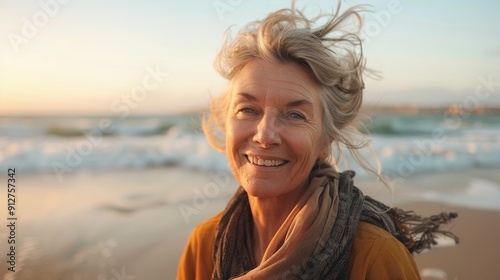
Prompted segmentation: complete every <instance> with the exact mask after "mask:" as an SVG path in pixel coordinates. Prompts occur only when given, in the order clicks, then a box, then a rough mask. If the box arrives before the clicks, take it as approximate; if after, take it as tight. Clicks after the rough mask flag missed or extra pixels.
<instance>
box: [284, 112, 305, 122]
mask: <svg viewBox="0 0 500 280" xmlns="http://www.w3.org/2000/svg"><path fill="white" fill-rule="evenodd" d="M288 117H289V118H291V119H296V120H305V119H306V117H305V116H304V114H302V113H299V112H290V113H288Z"/></svg>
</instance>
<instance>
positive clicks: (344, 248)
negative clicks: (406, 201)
mask: <svg viewBox="0 0 500 280" xmlns="http://www.w3.org/2000/svg"><path fill="white" fill-rule="evenodd" d="M354 175H355V173H354V171H345V172H342V173H340V174H338V173H337V172H336V171H335V170H334V169H333V168H332V167H331V166H330V165H327V164H318V165H316V166H315V167H314V168H313V170H312V172H311V175H310V179H311V178H313V177H327V178H328V180H331V181H336V179H337V178H338V196H339V197H338V198H339V204H338V213H337V216H336V219H335V222H334V226H333V228H332V230H331V232H330V234H329V238H328V239H327V240H322V241H319V242H318V243H319V244H318V248H319V249H316V250H315V251H314V254H313V255H312V256H310V257H306V258H307V259H305V260H304V265H302V266H300V267H299V268H294V269H293V271H288V272H287V274H286V276H285V275H283V276H282V277H281V278H282V279H349V264H348V260H349V255H350V252H351V248H352V243H353V239H354V235H355V232H356V228H357V225H358V222H359V221H364V222H368V223H371V224H374V225H376V226H378V227H380V228H382V229H384V230H386V231H387V232H389V233H390V234H392V235H393V236H394V237H396V238H397V239H398V240H399V241H400V242H401V243H402V244H403V245H405V246H406V248H408V250H409V252H410V253H414V252H416V253H420V252H421V251H422V250H424V249H430V248H431V245H435V244H436V237H437V236H436V234H437V233H440V234H444V235H446V236H448V237H451V238H453V239H454V240H455V242H456V243H458V238H457V237H456V236H455V235H453V234H452V233H451V232H447V231H442V230H440V229H439V227H440V225H441V224H446V223H448V222H450V221H451V220H452V219H454V218H456V217H457V214H456V213H441V214H439V215H434V216H431V217H429V218H422V217H420V216H418V215H416V214H415V213H414V212H413V211H403V210H401V209H395V208H390V207H388V206H386V205H384V204H383V203H381V202H379V201H377V200H375V199H373V198H371V197H369V196H364V195H363V193H362V192H361V191H360V190H359V189H358V188H356V187H355V186H354V185H353V177H354ZM252 230H253V229H252V215H251V212H250V206H249V203H248V196H247V193H246V192H245V191H244V190H243V189H242V188H241V187H240V188H239V189H238V191H237V192H236V194H235V195H234V196H233V198H232V199H231V200H230V202H229V203H228V205H227V207H226V209H225V210H224V213H223V215H222V218H221V220H220V223H219V225H218V229H217V233H216V237H215V248H214V263H215V268H214V272H213V275H212V279H217V280H226V279H231V278H233V277H237V276H241V275H244V274H245V273H247V272H248V271H250V270H252V269H254V268H255V267H256V265H255V263H254V261H253V257H252V246H251V244H250V242H249V241H250V240H251V234H252ZM416 236H418V239H415V238H416ZM291 269H292V268H291ZM290 272H292V273H290Z"/></svg>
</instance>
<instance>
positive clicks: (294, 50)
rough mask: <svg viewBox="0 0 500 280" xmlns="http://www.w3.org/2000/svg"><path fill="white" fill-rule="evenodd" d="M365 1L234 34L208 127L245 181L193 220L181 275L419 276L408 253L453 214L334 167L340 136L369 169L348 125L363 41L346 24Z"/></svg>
mask: <svg viewBox="0 0 500 280" xmlns="http://www.w3.org/2000/svg"><path fill="white" fill-rule="evenodd" d="M339 8H340V7H339ZM357 9H358V7H354V8H351V9H348V10H347V11H346V12H344V13H343V14H339V13H337V14H334V15H325V17H326V18H327V21H326V23H325V24H324V25H322V26H320V27H318V28H312V25H313V24H314V23H315V21H314V20H309V19H307V18H305V17H304V16H303V14H302V13H301V12H300V11H298V10H295V9H294V8H292V9H283V10H279V11H277V12H275V13H272V14H270V15H269V16H268V17H267V18H265V19H264V20H263V21H256V22H253V23H252V24H250V25H248V26H247V27H246V29H244V30H243V31H241V32H240V33H239V34H238V36H237V37H236V38H235V40H234V42H230V41H228V42H226V44H225V46H224V47H223V49H222V51H221V52H220V54H219V57H218V59H217V62H218V70H219V72H220V73H221V74H222V75H223V76H224V77H225V78H227V79H228V80H229V85H228V87H227V89H226V91H225V92H224V94H223V95H222V96H221V97H219V98H216V99H214V100H213V101H212V107H211V112H210V114H209V115H208V116H207V118H206V119H205V123H204V131H205V134H206V135H207V138H208V139H209V141H210V143H211V144H212V145H213V146H214V148H216V149H218V150H219V151H221V152H224V153H225V154H226V157H227V160H228V162H229V166H230V167H231V171H232V173H233V175H234V176H235V178H236V180H237V181H238V182H239V184H240V185H241V187H240V188H239V189H238V191H237V192H236V194H235V195H234V196H233V198H232V199H231V201H230V202H229V204H228V205H227V207H226V209H225V210H224V211H223V212H221V213H219V214H218V215H216V216H215V217H213V218H211V219H209V220H208V221H206V222H204V223H202V224H201V225H199V226H198V227H197V228H196V229H195V231H194V232H193V234H192V236H191V238H190V239H189V241H188V244H187V247H186V249H185V251H184V254H183V256H182V258H181V260H180V263H179V271H178V276H177V278H178V279H377V280H378V279H420V276H419V273H418V269H417V267H416V265H415V262H414V260H413V257H412V255H411V253H413V252H420V251H422V250H423V249H424V248H430V244H431V243H432V242H433V240H434V239H435V236H434V233H435V232H436V231H439V225H440V224H441V223H446V222H448V221H449V220H451V219H452V218H454V217H455V216H456V215H455V214H453V213H451V214H446V213H445V214H442V215H439V216H436V217H433V218H432V219H429V220H423V219H421V218H420V217H419V216H416V215H414V214H412V213H411V212H404V211H402V210H396V209H391V208H390V207H388V206H386V205H384V204H382V203H380V202H379V201H376V200H374V199H372V198H370V197H368V196H364V195H363V193H362V192H361V191H360V190H359V189H357V188H356V187H355V186H354V185H353V177H354V172H352V171H344V172H341V173H339V172H338V171H337V170H336V169H335V168H334V167H333V166H332V165H331V162H332V160H333V159H334V158H335V155H334V154H333V152H332V149H331V146H332V144H334V145H345V146H346V147H347V148H348V149H350V150H351V152H352V153H353V154H354V155H355V158H357V159H358V160H359V161H360V163H361V164H362V165H363V166H365V167H366V168H369V167H368V166H367V165H366V164H363V162H364V161H363V159H362V158H361V157H360V156H359V154H358V153H357V150H358V149H360V148H362V145H358V144H357V143H356V142H355V140H354V139H356V138H355V137H353V133H354V132H356V130H355V129H353V128H352V122H353V120H354V119H355V118H356V116H357V113H358V111H359V108H360V106H361V100H362V94H363V88H364V83H363V79H362V72H363V70H364V64H363V56H362V51H361V41H360V40H359V38H358V37H357V36H356V35H355V34H354V33H349V32H347V31H343V30H342V27H343V26H345V25H346V23H348V18H349V17H350V16H355V17H357V18H359V14H358V10H357ZM356 49H359V51H356ZM221 136H222V137H221ZM337 156H338V155H337ZM372 172H373V171H372ZM416 234H421V237H420V239H418V240H414V238H413V237H414V236H415V235H416ZM448 235H449V236H452V237H454V236H453V235H452V234H451V233H448Z"/></svg>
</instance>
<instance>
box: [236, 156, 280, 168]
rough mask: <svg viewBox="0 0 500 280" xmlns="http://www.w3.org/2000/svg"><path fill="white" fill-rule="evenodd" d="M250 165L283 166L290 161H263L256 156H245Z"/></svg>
mask: <svg viewBox="0 0 500 280" xmlns="http://www.w3.org/2000/svg"><path fill="white" fill-rule="evenodd" d="M245 157H246V158H247V160H248V162H249V163H252V164H255V165H259V166H269V167H271V166H281V165H283V164H285V163H287V162H288V161H286V160H271V159H261V158H258V157H254V156H249V155H245Z"/></svg>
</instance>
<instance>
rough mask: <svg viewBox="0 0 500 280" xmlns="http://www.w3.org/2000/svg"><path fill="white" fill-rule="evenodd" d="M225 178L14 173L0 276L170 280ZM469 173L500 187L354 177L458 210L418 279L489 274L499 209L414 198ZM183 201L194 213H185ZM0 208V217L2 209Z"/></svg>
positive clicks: (491, 176)
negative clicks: (11, 262) (14, 222)
mask: <svg viewBox="0 0 500 280" xmlns="http://www.w3.org/2000/svg"><path fill="white" fill-rule="evenodd" d="M221 176H222V177H221ZM224 176H225V175H224V174H222V175H221V174H219V177H218V178H219V179H214V176H213V175H210V174H207V173H205V172H194V171H188V170H184V169H181V168H173V167H166V168H161V169H160V168H157V169H149V170H137V171H107V172H105V173H103V172H81V173H77V174H70V175H69V176H67V177H65V179H64V180H63V182H59V181H57V179H56V178H55V176H53V175H51V174H46V175H43V174H37V175H28V174H26V175H23V174H20V175H19V205H18V206H19V213H18V217H19V220H18V225H19V226H18V229H17V234H16V239H17V243H16V244H17V245H16V249H17V255H16V256H17V259H16V270H17V271H16V272H15V273H12V272H9V271H8V270H7V264H6V259H5V254H6V253H4V252H7V247H6V243H5V242H1V243H0V250H1V251H0V252H1V253H2V258H1V259H0V261H1V263H2V265H0V269H1V270H0V271H1V273H0V275H2V276H1V277H2V279H38V280H43V279H50V280H58V279H70V280H78V279H80V280H85V279H98V280H103V279H120V278H119V277H122V278H124V279H129V278H130V279H132V278H131V277H132V276H135V278H134V279H137V280H138V279H147V280H156V279H175V274H176V267H177V261H178V258H179V256H180V254H181V252H182V250H183V248H184V245H185V242H186V240H187V238H188V236H189V233H190V232H191V230H192V229H193V228H194V226H196V224H198V223H199V222H201V221H203V220H205V219H206V218H208V217H210V216H212V215H214V214H215V213H217V212H218V211H220V210H222V209H223V208H224V206H225V204H226V202H227V200H228V198H229V196H230V194H231V193H232V192H233V190H234V186H235V183H234V181H230V182H229V181H225V178H224ZM430 177H433V178H430ZM470 177H478V178H487V179H488V180H490V181H492V182H496V183H497V184H500V174H498V172H493V171H492V170H471V171H467V172H461V173H456V174H441V175H429V176H426V177H424V178H415V179H410V180H407V181H406V182H404V183H403V184H401V185H400V186H398V189H397V190H396V194H397V195H395V196H394V197H391V196H388V195H387V194H384V192H382V193H380V192H377V190H376V188H375V187H372V186H371V185H370V184H371V183H370V182H368V181H363V180H359V181H358V182H359V183H358V185H360V184H362V185H363V186H364V187H363V189H364V190H365V191H366V192H368V193H370V192H372V193H373V194H377V195H379V196H381V197H382V199H385V200H388V201H389V202H391V205H394V204H397V205H398V206H400V207H402V208H405V209H413V210H415V211H417V212H419V213H421V214H422V215H428V214H433V213H436V212H441V211H456V212H458V213H459V218H458V219H457V221H456V222H455V223H454V224H452V225H451V227H452V229H453V232H454V233H456V234H457V235H458V236H459V237H460V240H461V243H460V245H458V246H452V247H442V248H437V249H435V250H433V251H431V252H427V253H423V254H421V255H418V256H417V257H416V261H417V263H418V266H419V268H420V269H421V272H422V274H423V275H424V276H425V275H428V277H424V279H460V280H461V279H483V280H486V279H492V280H493V279H498V275H500V266H499V265H498V259H500V253H499V251H498V248H499V246H498V241H497V240H496V238H495V237H497V236H500V224H499V223H498V221H499V220H500V212H499V211H494V210H487V209H473V208H469V207H464V206H458V205H456V204H446V203H441V202H429V201H427V202H425V201H422V199H423V198H422V197H420V196H419V195H418V194H419V193H420V192H419V189H418V188H426V189H428V190H432V189H436V190H441V191H443V192H445V193H448V192H449V193H450V196H451V197H452V196H453V193H454V192H457V191H458V190H460V188H463V187H465V186H462V185H460V182H462V184H463V182H466V181H467V180H466V179H467V178H470ZM447 180H448V181H447ZM429 182H432V183H429ZM213 183H216V184H215V185H214V184H213ZM226 183H227V184H226ZM455 183H456V184H455ZM452 184H455V185H454V186H453V188H452V187H450V186H451V185H452ZM214 186H215V187H214ZM217 186H218V187H219V188H218V189H217ZM179 188H182V191H179ZM210 188H211V189H210ZM203 191H209V192H208V193H209V194H210V195H209V197H205V199H201V200H200V199H198V200H195V198H196V196H197V194H199V193H201V192H203ZM210 191H211V192H210ZM194 206H196V207H194ZM183 207H194V208H193V209H195V210H197V211H196V212H192V213H191V214H190V215H187V216H186V214H183V212H182V209H183ZM1 215H3V216H1V218H2V219H3V220H4V221H5V220H6V216H5V215H6V213H5V211H1ZM4 238H5V232H2V240H5V239H4ZM126 276H128V277H129V278H126ZM431 276H433V277H431Z"/></svg>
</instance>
